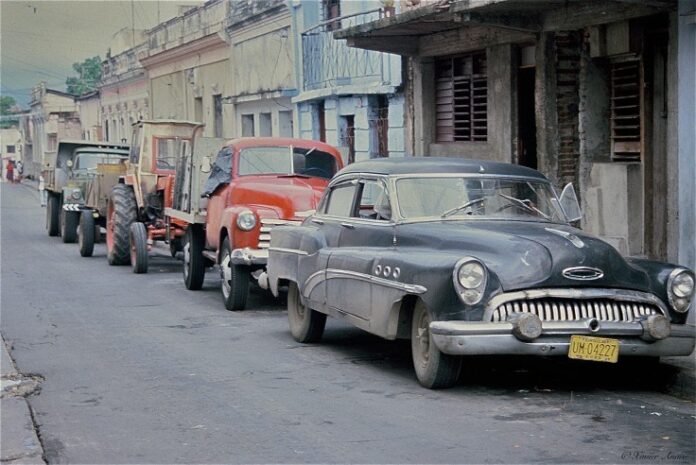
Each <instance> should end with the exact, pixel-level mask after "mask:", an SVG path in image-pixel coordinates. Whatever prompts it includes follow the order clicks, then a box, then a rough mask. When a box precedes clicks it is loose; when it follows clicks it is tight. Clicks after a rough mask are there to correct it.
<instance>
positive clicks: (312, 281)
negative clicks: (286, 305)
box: [302, 270, 326, 299]
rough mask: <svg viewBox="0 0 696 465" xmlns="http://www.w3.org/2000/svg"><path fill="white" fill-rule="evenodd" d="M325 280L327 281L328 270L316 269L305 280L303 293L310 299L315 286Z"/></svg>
mask: <svg viewBox="0 0 696 465" xmlns="http://www.w3.org/2000/svg"><path fill="white" fill-rule="evenodd" d="M324 281H326V271H325V270H320V271H315V272H314V273H312V274H311V275H309V277H308V278H307V279H306V280H305V282H304V286H302V295H303V296H304V297H305V298H306V299H309V297H310V296H311V295H312V292H313V291H314V288H315V287H317V286H318V285H319V284H321V283H323V282H324Z"/></svg>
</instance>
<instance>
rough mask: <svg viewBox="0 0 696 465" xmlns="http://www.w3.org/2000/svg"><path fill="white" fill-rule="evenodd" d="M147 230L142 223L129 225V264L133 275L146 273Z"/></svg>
mask: <svg viewBox="0 0 696 465" xmlns="http://www.w3.org/2000/svg"><path fill="white" fill-rule="evenodd" d="M147 259H148V256H147V228H146V227H145V224H144V223H140V222H139V221H138V222H135V223H133V224H131V225H130V262H131V266H132V267H133V273H147V261H148V260H147Z"/></svg>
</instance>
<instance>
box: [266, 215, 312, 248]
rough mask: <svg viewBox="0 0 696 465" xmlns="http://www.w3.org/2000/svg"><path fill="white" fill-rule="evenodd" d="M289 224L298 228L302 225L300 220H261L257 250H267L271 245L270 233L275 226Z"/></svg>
mask: <svg viewBox="0 0 696 465" xmlns="http://www.w3.org/2000/svg"><path fill="white" fill-rule="evenodd" d="M284 224H289V225H293V226H298V225H300V224H302V221H300V220H280V219H275V218H261V234H260V235H259V249H267V248H268V247H270V245H271V231H272V230H273V228H275V227H276V226H282V225H284Z"/></svg>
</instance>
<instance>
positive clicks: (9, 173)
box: [6, 160, 14, 182]
mask: <svg viewBox="0 0 696 465" xmlns="http://www.w3.org/2000/svg"><path fill="white" fill-rule="evenodd" d="M6 176H7V182H14V161H12V160H9V161H8V162H7V175H6Z"/></svg>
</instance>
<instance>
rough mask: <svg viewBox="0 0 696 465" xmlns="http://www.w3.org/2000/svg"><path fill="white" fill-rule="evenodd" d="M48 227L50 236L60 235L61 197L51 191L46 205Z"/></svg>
mask: <svg viewBox="0 0 696 465" xmlns="http://www.w3.org/2000/svg"><path fill="white" fill-rule="evenodd" d="M46 229H47V230H48V235H49V236H58V235H60V197H58V196H57V195H53V194H51V193H49V194H48V205H47V206H46Z"/></svg>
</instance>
